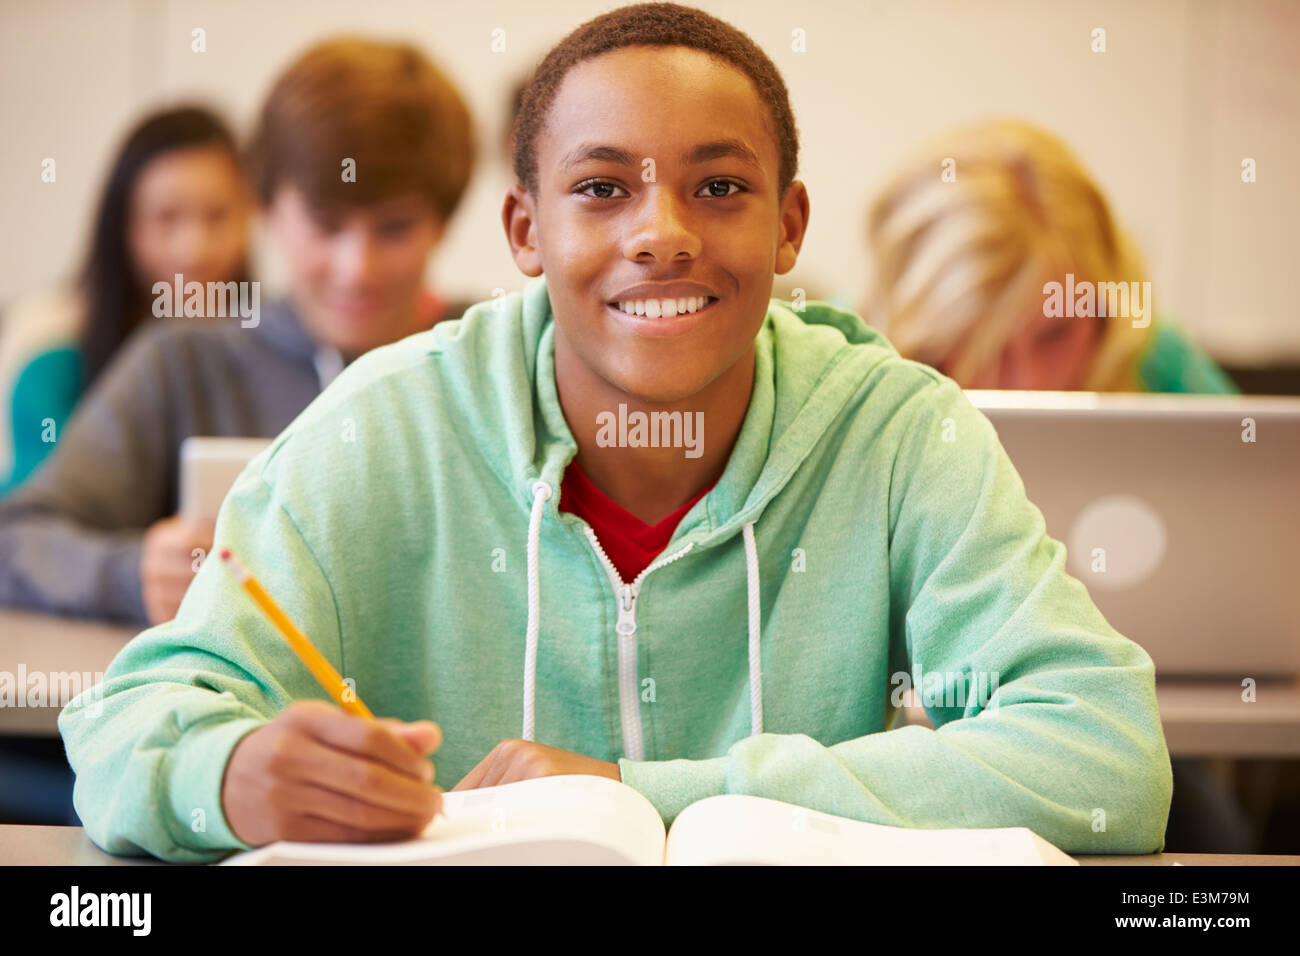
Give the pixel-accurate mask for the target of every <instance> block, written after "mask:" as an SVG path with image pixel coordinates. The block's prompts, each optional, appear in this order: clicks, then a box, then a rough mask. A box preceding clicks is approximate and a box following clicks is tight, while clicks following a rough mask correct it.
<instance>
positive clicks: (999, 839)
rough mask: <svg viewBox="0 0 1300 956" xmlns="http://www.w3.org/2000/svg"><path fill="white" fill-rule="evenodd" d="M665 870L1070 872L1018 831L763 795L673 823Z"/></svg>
mask: <svg viewBox="0 0 1300 956" xmlns="http://www.w3.org/2000/svg"><path fill="white" fill-rule="evenodd" d="M664 862H665V863H666V864H667V865H668V866H705V865H753V864H759V865H771V866H818V865H832V866H858V865H884V866H899V865H901V866H928V865H938V866H963V865H973V866H1077V865H1078V864H1077V862H1076V861H1075V860H1072V859H1071V858H1070V857H1069V856H1067V855H1066V854H1064V853H1062V852H1061V851H1060V850H1058V849H1057V848H1056V847H1054V846H1052V845H1051V844H1050V843H1048V842H1047V841H1046V840H1043V839H1042V838H1041V837H1039V836H1037V835H1036V834H1034V833H1033V832H1031V831H1030V830H1028V829H1026V828H1024V827H1008V828H1004V829H992V830H962V829H952V830H914V829H907V828H904V827H888V826H881V825H880V824H876V823H864V822H862V821H860V820H850V819H848V818H847V817H837V816H833V815H831V814H828V813H819V812H817V811H816V810H808V809H806V808H804V807H799V806H795V805H794V804H790V803H784V802H782V801H780V800H769V799H767V798H765V797H748V796H739V795H723V796H717V797H709V798H707V799H705V800H700V801H698V802H696V803H693V804H691V805H690V806H689V807H687V808H686V809H685V810H683V811H682V812H681V813H680V814H679V815H678V816H677V819H676V820H674V821H673V825H672V829H671V830H669V832H668V846H667V849H666V851H665V853H664Z"/></svg>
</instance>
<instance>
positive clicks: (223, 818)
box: [60, 4, 1170, 861]
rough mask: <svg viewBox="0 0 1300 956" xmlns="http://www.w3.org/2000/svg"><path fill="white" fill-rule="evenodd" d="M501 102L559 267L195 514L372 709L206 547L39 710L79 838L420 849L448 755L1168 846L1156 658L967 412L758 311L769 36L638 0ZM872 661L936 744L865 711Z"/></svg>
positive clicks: (480, 310)
mask: <svg viewBox="0 0 1300 956" xmlns="http://www.w3.org/2000/svg"><path fill="white" fill-rule="evenodd" d="M516 122H517V126H516V134H517V135H516V138H515V172H516V175H517V177H518V185H516V186H514V187H512V188H511V189H510V191H509V194H508V196H507V199H506V202H505V207H504V211H503V219H504V224H505V229H506V234H507V237H508V239H509V242H510V246H511V249H512V251H513V253H514V257H515V261H516V263H517V264H518V266H519V268H520V269H521V270H522V271H523V272H525V273H526V274H528V275H530V276H534V277H538V276H541V275H542V274H543V273H544V274H545V278H544V279H542V278H534V279H533V280H532V281H530V282H528V283H527V284H526V287H525V289H524V291H523V293H522V294H518V293H515V294H511V295H509V296H507V297H505V300H504V302H502V303H501V306H502V307H501V308H500V310H499V311H498V310H497V309H496V308H494V304H487V303H484V304H480V305H477V306H475V307H474V308H472V309H470V311H469V312H468V313H467V314H466V316H465V317H464V318H463V319H462V320H461V321H459V322H451V323H446V324H445V325H441V326H439V327H438V328H435V329H434V330H432V331H431V332H430V333H427V334H423V335H419V336H415V337H412V338H410V339H408V340H406V341H405V342H403V343H401V344H399V345H396V346H393V347H391V348H386V349H382V350H379V351H376V352H375V353H374V354H372V355H370V356H367V357H366V358H365V359H363V360H362V361H360V362H358V363H356V365H355V366H354V367H353V368H351V369H349V370H348V371H347V372H346V373H345V374H344V375H343V376H342V377H341V378H340V379H339V380H338V381H337V382H336V383H335V384H334V385H333V386H332V387H331V388H330V389H329V390H328V391H327V392H326V394H325V395H323V396H321V398H320V399H318V400H317V401H316V402H314V403H313V404H312V407H311V408H310V409H308V411H307V412H306V413H304V414H303V415H302V416H301V417H300V418H299V419H298V420H297V421H296V422H295V423H294V424H293V426H292V427H291V428H290V429H288V430H287V431H286V432H285V433H284V434H282V435H281V436H280V437H279V438H278V440H277V441H276V443H275V445H274V446H273V448H272V449H271V450H270V451H269V452H268V453H267V454H266V455H264V456H262V458H261V459H260V460H259V461H257V462H255V463H254V464H253V465H252V466H250V468H249V469H248V470H246V471H245V473H244V474H243V475H242V476H241V478H240V479H239V481H238V482H237V484H236V487H235V489H234V490H233V492H232V494H231V497H230V498H228V499H227V502H226V506H225V508H224V509H223V511H222V515H221V520H220V523H219V525H218V528H217V546H218V547H229V548H230V549H231V550H232V551H233V553H234V554H235V555H236V556H238V557H239V558H240V559H242V561H243V563H244V564H245V565H246V566H247V567H248V568H249V569H250V570H251V571H252V573H253V574H255V575H257V576H258V577H259V578H260V579H261V580H262V583H263V584H264V585H265V586H266V587H267V589H268V590H269V591H270V593H271V594H272V595H274V596H275V597H276V598H277V599H278V600H280V601H281V602H282V604H283V605H284V607H285V610H286V611H287V612H288V614H289V615H290V617H292V618H293V619H294V620H295V621H296V622H297V623H298V624H299V625H300V626H301V627H302V628H303V630H304V631H305V632H306V633H307V634H309V635H310V636H311V638H312V640H313V641H315V642H316V643H317V645H318V646H319V647H320V648H321V650H322V651H323V653H324V654H325V655H326V656H327V657H329V658H330V659H331V661H332V662H333V663H334V665H335V666H336V667H337V668H338V670H339V671H340V672H341V673H342V674H343V675H344V677H345V678H349V679H351V680H352V681H353V682H354V683H353V686H354V687H355V690H356V693H357V696H358V697H360V698H361V699H363V700H364V701H365V702H366V704H367V705H369V706H370V708H371V709H372V710H373V711H374V712H375V713H377V714H380V715H383V716H385V717H386V718H387V720H386V721H385V722H381V723H370V722H367V721H364V720H361V719H359V718H355V717H352V716H351V715H348V714H346V713H344V712H342V711H340V710H339V709H338V708H337V707H334V706H331V705H330V704H328V703H326V702H325V696H326V695H325V692H324V691H323V690H322V689H321V688H320V687H319V686H318V685H317V684H316V683H315V681H314V679H313V677H312V676H311V674H310V673H309V672H308V671H307V670H306V669H305V668H304V667H303V666H302V665H301V664H300V663H299V662H298V661H297V659H296V658H295V657H294V656H293V655H292V653H291V652H289V651H288V649H287V648H286V647H285V646H284V643H283V641H282V640H280V639H278V638H277V636H276V633H275V631H274V629H273V627H272V626H271V625H270V624H269V623H268V622H267V621H266V620H265V619H264V617H263V615H262V613H261V611H260V610H259V609H258V608H257V607H256V606H255V605H254V604H253V603H252V602H250V601H249V600H248V599H247V597H246V596H245V595H244V593H243V592H242V591H241V589H240V586H239V584H238V582H237V581H236V580H235V579H234V578H233V576H232V575H231V574H230V572H229V571H227V570H226V569H225V568H224V567H221V566H220V565H219V563H218V562H211V561H210V562H208V563H207V564H205V565H204V566H203V568H202V570H201V571H200V572H199V574H198V576H197V578H196V579H195V582H194V585H193V586H192V587H191V589H190V591H189V593H188V594H187V595H186V597H185V601H184V603H183V604H182V606H181V609H180V613H179V615H178V616H177V618H176V620H175V621H173V622H171V623H169V624H166V625H164V626H162V627H159V628H155V629H154V630H152V631H150V632H147V633H145V634H143V635H141V636H140V637H139V638H137V639H136V640H135V641H133V642H132V643H131V645H130V646H129V647H128V648H127V649H126V650H125V651H124V652H123V653H122V655H121V656H119V657H118V659H117V660H116V661H114V663H113V665H112V667H111V670H110V672H109V674H108V675H107V678H106V680H105V682H104V685H103V688H102V692H103V698H102V700H101V699H98V698H96V699H95V700H91V699H90V697H85V698H84V699H82V698H79V699H78V700H77V701H75V702H74V703H73V705H71V706H70V707H69V708H68V709H67V710H65V712H64V713H63V715H62V719H61V723H60V726H61V729H62V731H63V735H64V739H65V741H66V743H67V746H68V751H69V754H70V755H71V759H72V763H73V766H74V768H75V769H76V770H77V773H78V779H77V789H76V796H77V807H78V810H80V811H81V812H82V816H83V819H84V820H85V822H86V827H87V830H88V832H89V833H90V835H91V837H92V839H93V840H95V842H97V843H98V844H99V845H100V846H102V847H104V848H105V849H108V850H110V851H112V852H117V853H129V852H140V851H147V852H149V853H153V854H156V855H157V856H160V857H163V858H165V859H169V860H177V861H197V860H208V859H212V858H214V857H216V856H218V855H219V854H220V853H222V852H223V851H227V850H231V849H235V848H241V847H250V846H253V845H259V844H263V843H265V842H267V841H270V840H276V839H290V840H375V839H389V838H392V837H395V836H411V835H414V834H416V833H418V832H419V831H420V830H421V828H423V827H424V826H425V825H426V824H427V823H428V821H429V820H431V819H432V817H433V815H434V814H435V813H436V811H437V809H438V807H439V805H440V801H441V791H440V790H439V785H438V784H435V783H434V782H433V776H434V774H433V764H436V767H437V779H438V781H440V782H446V783H448V784H450V783H455V782H458V783H457V787H456V788H457V789H464V788H470V787H484V786H492V785H495V784H501V783H506V782H510V781H514V780H521V779H526V778H530V777H535V776H542V775H548V774H559V773H584V774H604V775H607V776H609V777H611V778H614V779H621V780H622V781H623V782H624V783H626V784H628V785H630V786H632V787H634V788H636V789H637V790H639V791H640V792H641V793H643V794H644V795H645V796H647V797H648V798H649V799H650V800H651V802H652V803H653V804H654V805H655V807H656V808H657V809H658V810H659V812H660V813H661V815H662V816H663V818H664V820H665V822H667V823H671V821H672V820H673V818H674V817H675V816H676V815H677V814H678V813H679V812H680V811H681V810H682V809H683V808H684V807H685V806H687V805H688V804H690V803H691V802H693V801H695V800H698V799H701V798H703V797H707V796H709V795H712V794H719V793H748V794H755V795H759V796H765V797H771V798H775V799H779V800H785V801H788V802H790V803H794V804H799V805H803V806H807V807H810V808H813V809H817V810H821V811H825V812H829V813H834V814H840V815H844V816H849V817H855V818H858V819H862V820H870V821H874V822H878V823H886V824H894V825H900V826H911V827H1002V826H1026V827H1030V828H1032V829H1033V830H1034V831H1035V832H1037V833H1038V834H1040V835H1041V836H1043V837H1045V838H1046V839H1048V840H1051V841H1052V842H1054V843H1056V844H1057V845H1059V846H1061V847H1063V848H1065V849H1066V850H1068V851H1076V852H1093V853H1095V852H1125V853H1147V852H1151V851H1154V850H1158V849H1159V848H1160V846H1161V842H1162V836H1163V833H1164V828H1165V817H1166V813H1167V811H1168V807H1169V798H1170V773H1169V757H1168V753H1167V750H1166V747H1165V741H1164V737H1163V734H1162V732H1161V728H1160V722H1159V718H1158V714H1157V710H1156V702H1155V687H1154V672H1153V668H1152V664H1151V660H1150V658H1149V657H1148V656H1147V655H1146V654H1145V653H1144V652H1143V651H1142V650H1141V649H1140V648H1139V647H1138V646H1137V645H1135V644H1133V643H1132V642H1131V641H1129V640H1127V639H1125V638H1124V637H1122V636H1121V635H1119V634H1118V633H1116V632H1115V631H1114V630H1112V629H1111V628H1110V627H1109V626H1108V625H1107V623H1106V621H1105V620H1104V619H1103V618H1102V616H1101V614H1100V613H1098V611H1097V610H1096V608H1095V607H1094V605H1093V604H1092V603H1091V601H1090V600H1089V598H1088V594H1087V591H1086V590H1085V589H1084V587H1083V585H1082V584H1081V583H1080V582H1079V581H1077V580H1075V579H1074V578H1072V577H1070V576H1069V575H1068V574H1067V573H1066V571H1065V550H1064V548H1063V547H1062V546H1061V544H1060V543H1058V542H1056V541H1054V540H1052V539H1050V538H1049V537H1047V535H1046V534H1045V531H1044V526H1043V521H1042V518H1041V515H1040V514H1039V512H1038V510H1037V509H1036V508H1034V506H1033V505H1032V504H1030V502H1029V501H1028V500H1027V499H1026V497H1025V492H1024V488H1023V486H1022V484H1021V482H1020V479H1019V478H1018V477H1017V475H1016V473H1015V471H1014V470H1013V468H1012V466H1011V464H1010V462H1009V461H1008V459H1007V457H1006V455H1005V454H1004V452H1003V451H1002V449H1001V446H1000V445H999V444H998V441H997V438H996V436H995V434H994V432H993V430H992V427H991V426H990V425H989V423H988V421H987V420H986V419H985V418H983V417H982V416H981V415H980V414H979V413H978V412H977V411H975V410H974V409H973V408H972V406H971V405H970V404H969V403H968V402H967V400H966V399H965V398H964V396H963V395H962V393H961V391H960V389H958V388H957V386H956V385H955V384H954V383H952V382H951V381H950V380H948V379H946V378H944V377H943V376H942V375H940V374H938V373H937V372H934V371H933V370H931V369H928V368H926V367H924V366H921V365H919V364H916V363H913V362H909V361H906V360H904V359H902V358H900V357H899V356H898V355H897V353H896V352H895V351H894V350H893V349H892V348H891V347H890V346H889V345H888V343H887V342H886V341H885V340H884V339H882V338H881V337H880V336H879V335H878V334H876V333H874V332H873V331H871V330H869V329H868V328H867V327H866V326H865V324H864V323H863V322H862V321H861V320H860V319H859V318H858V317H857V316H854V315H852V314H851V313H848V312H845V311H841V310H839V309H836V308H833V307H831V306H829V305H826V304H824V303H813V304H809V306H808V308H807V310H806V311H804V312H802V313H797V312H795V311H794V310H793V309H792V308H791V307H790V306H789V305H788V304H787V303H784V302H781V301H773V300H769V293H770V290H771V287H772V283H773V277H774V275H775V274H778V273H786V272H788V271H789V270H790V269H791V268H792V267H793V266H794V264H795V259H796V256H797V253H798V251H799V248H800V246H801V244H802V241H803V237H804V232H805V229H806V226H807V222H808V210H809V202H808V194H807V191H806V189H805V188H804V186H803V184H801V183H799V182H797V181H796V180H794V175H795V171H796V166H797V139H796V135H795V126H794V120H793V116H792V113H791V110H790V105H789V99H788V96H787V93H786V90H785V86H784V84H783V82H782V80H781V78H780V75H779V73H778V72H777V70H776V68H775V67H774V66H773V64H772V63H771V61H770V60H769V59H768V58H767V57H766V56H765V55H764V54H763V53H762V52H761V51H760V50H759V49H758V48H757V47H756V46H755V45H754V43H753V42H752V41H751V40H750V39H749V38H748V37H746V36H745V35H744V34H742V33H740V32H739V31H737V30H736V29H734V28H733V27H731V26H730V25H728V24H726V23H725V22H723V21H720V20H717V19H716V18H714V17H711V16H708V15H707V14H704V13H702V12H700V11H698V10H694V9H691V8H686V7H680V6H676V5H672V4H646V5H640V6H632V7H624V8H621V9H619V10H615V11H613V12H612V13H609V14H606V15H603V16H601V17H598V18H596V19H594V20H592V21H590V22H588V23H586V24H584V25H583V26H581V27H579V28H578V29H577V30H576V31H575V32H574V33H572V34H571V35H570V36H568V37H567V38H566V39H564V40H563V41H562V42H561V43H560V44H559V45H558V46H557V47H556V48H555V49H554V50H552V51H551V52H550V53H549V54H548V56H547V57H546V59H545V60H544V61H543V62H542V64H541V65H540V66H539V67H538V69H537V71H536V72H535V74H534V75H533V77H532V80H531V83H530V85H529V88H528V90H527V92H526V94H525V97H524V102H523V104H522V106H521V109H520V113H519V117H518V119H517V121H516ZM648 172H649V173H651V174H652V175H648V174H647V173H648ZM701 420H702V428H703V432H702V441H699V440H698V439H699V438H700V437H701V432H700V430H699V429H700V422H701ZM341 422H351V423H353V425H354V433H355V441H352V442H350V443H347V442H344V441H343V440H341V438H340V423H341ZM688 422H689V423H691V424H690V425H688ZM688 427H689V428H692V429H694V431H693V432H692V434H691V435H690V436H688V435H687V430H688ZM652 430H653V435H652ZM922 675H925V676H924V677H923V676H922ZM935 676H937V677H938V679H939V683H938V685H937V686H936V684H935V682H934V681H933V680H932V678H933V677H935ZM900 679H914V680H915V681H916V682H917V684H918V686H917V690H918V692H919V693H920V695H921V698H922V701H923V702H924V703H925V704H926V707H927V710H928V712H929V714H930V716H931V718H932V719H933V721H934V724H935V726H936V728H937V729H930V728H925V727H919V726H908V727H903V728H901V729H897V730H892V731H891V729H890V728H891V727H892V726H893V724H894V720H895V718H896V717H897V713H898V706H897V705H898V700H897V698H898V697H899V696H901V691H902V689H903V686H902V684H901V683H900ZM100 706H102V708H103V713H102V715H100V716H98V717H95V718H93V719H92V718H90V716H89V713H90V712H91V710H90V709H91V708H98V707H100ZM164 728H165V732H164ZM885 731H888V732H885ZM146 739H148V740H149V741H150V744H149V746H141V745H140V742H141V741H144V740H146ZM434 754H436V756H435V757H433V759H432V761H430V760H429V759H426V756H425V755H434ZM200 810H201V811H202V813H203V817H204V819H205V821H206V825H205V828H203V829H202V830H201V832H196V829H195V828H192V827H191V825H190V820H191V819H192V818H193V816H194V815H195V814H196V813H197V812H199V811H200Z"/></svg>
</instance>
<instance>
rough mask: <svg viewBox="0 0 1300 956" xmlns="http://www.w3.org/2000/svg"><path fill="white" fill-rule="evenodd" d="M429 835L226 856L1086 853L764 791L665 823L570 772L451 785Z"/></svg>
mask: <svg viewBox="0 0 1300 956" xmlns="http://www.w3.org/2000/svg"><path fill="white" fill-rule="evenodd" d="M442 799H443V810H444V814H445V815H439V816H437V817H435V818H434V820H433V822H432V823H430V824H429V826H428V828H427V829H426V830H425V831H424V833H423V835H421V837H420V838H419V839H415V840H407V841H404V842H401V843H384V844H342V843H290V842H280V843H272V844H269V845H268V846H264V847H261V848H259V849H256V850H250V851H248V852H246V853H237V854H235V855H234V856H232V857H230V858H229V859H227V860H225V861H223V862H224V863H225V864H227V865H246V866H275V865H291V866H303V865H313V864H316V865H323V866H340V865H344V866H345V865H349V864H354V865H365V866H386V865H416V866H420V865H426V866H433V865H440V864H471V865H492V864H507V865H509V864H597V865H603V864H639V865H646V866H661V865H666V866H689V865H699V864H773V865H781V864H787V865H806V864H886V865H895V864H901V865H918V864H919V865H924V864H940V865H945V864H946V865H954V864H956V865H961V864H975V865H990V864H991V865H1013V866H1016V865H1019V866H1072V865H1077V864H1076V862H1075V861H1074V860H1072V859H1070V857H1068V856H1066V855H1065V854H1064V853H1062V852H1061V851H1060V850H1058V849H1057V848H1056V847H1054V846H1052V845H1051V844H1050V843H1048V842H1047V841H1046V840H1043V839H1042V838H1040V837H1039V836H1037V835H1036V834H1034V833H1032V832H1030V831H1029V830H1027V829H1025V828H1024V827H1008V828H1005V829H998V830H909V829H903V828H900V827H888V826H880V825H879V824H875V823H862V822H860V821H857V820H849V819H847V818H845V817H837V816H832V815H830V814H826V813H818V812H817V811H815V810H807V809H804V808H803V807H797V806H794V805H793V804H789V803H782V802H781V801H779V800H768V799H766V798H764V797H747V796H733V795H725V796H718V797H708V798H706V799H704V800H699V801H697V802H695V803H693V804H691V805H690V806H689V807H687V808H686V809H685V810H683V811H682V812H681V813H680V814H678V815H677V818H676V819H675V820H674V821H673V825H672V828H671V829H669V830H668V831H667V832H666V833H665V831H664V823H663V820H662V819H661V818H660V816H659V813H658V811H656V810H655V808H654V806H652V805H651V803H650V801H649V800H647V799H646V798H645V797H644V796H642V795H641V794H640V793H638V792H637V791H636V790H633V789H632V788H631V787H629V786H627V785H626V784H623V783H619V782H618V781H616V780H611V779H609V778H607V777H594V776H584V775H575V774H568V775H562V776H555V777H538V778H536V779H533V780H521V781H519V782H518V783H508V784H504V785H503V786H499V787H485V788H483V789H481V790H461V791H457V792H455V793H444V794H443V798H442Z"/></svg>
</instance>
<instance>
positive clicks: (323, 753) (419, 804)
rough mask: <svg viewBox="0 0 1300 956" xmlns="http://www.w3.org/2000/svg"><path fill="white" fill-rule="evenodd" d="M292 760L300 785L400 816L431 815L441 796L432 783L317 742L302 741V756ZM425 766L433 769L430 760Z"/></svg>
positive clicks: (299, 755) (293, 776)
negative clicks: (308, 785)
mask: <svg viewBox="0 0 1300 956" xmlns="http://www.w3.org/2000/svg"><path fill="white" fill-rule="evenodd" d="M407 749H408V752H409V748H407ZM417 759H419V758H417ZM292 760H293V764H292V769H291V771H290V773H291V776H292V779H293V780H295V781H296V782H298V783H305V784H311V785H314V786H318V787H323V788H325V789H327V790H333V791H335V792H338V793H341V794H344V795H345V796H349V797H352V798H354V799H357V800H360V801H362V802H364V803H368V804H370V805H372V806H375V807H381V808H384V809H389V810H396V811H398V812H401V813H408V814H414V815H419V814H423V813H426V812H429V811H431V810H432V808H433V807H434V806H435V805H436V804H437V802H438V796H439V794H440V793H441V791H440V790H439V789H438V788H437V787H435V786H433V784H431V783H429V782H426V781H421V780H413V779H412V778H411V777H408V776H406V775H405V774H401V773H398V772H397V771H395V770H393V769H392V768H391V767H389V766H388V765H387V764H385V763H380V762H378V761H375V760H367V759H365V758H362V757H358V756H356V755H355V754H352V753H350V752H349V751H346V750H336V749H334V748H332V747H329V746H327V745H325V744H320V743H317V742H315V741H310V740H308V741H302V742H301V745H300V748H299V753H297V754H295V756H294V757H293V758H292ZM424 765H425V766H428V767H429V769H430V770H432V769H433V768H432V766H430V765H429V763H428V761H424Z"/></svg>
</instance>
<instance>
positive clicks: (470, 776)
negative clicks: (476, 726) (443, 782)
mask: <svg viewBox="0 0 1300 956" xmlns="http://www.w3.org/2000/svg"><path fill="white" fill-rule="evenodd" d="M496 757H497V748H495V747H493V748H492V751H491V752H490V753H489V754H488V755H487V756H486V757H484V758H483V759H482V760H480V761H479V762H478V766H476V767H475V768H474V769H473V770H471V771H470V772H469V773H467V774H465V776H464V777H462V778H461V781H460V783H458V784H456V786H454V787H452V788H451V789H452V791H453V792H454V791H456V790H473V789H474V788H475V787H477V786H478V785H479V781H480V780H482V779H483V778H484V777H485V776H486V775H487V772H488V771H489V770H490V769H492V764H493V762H494V761H495V760H496Z"/></svg>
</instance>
